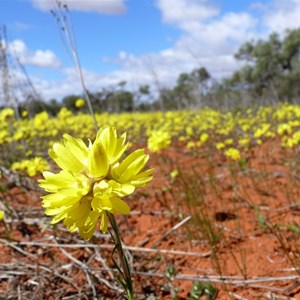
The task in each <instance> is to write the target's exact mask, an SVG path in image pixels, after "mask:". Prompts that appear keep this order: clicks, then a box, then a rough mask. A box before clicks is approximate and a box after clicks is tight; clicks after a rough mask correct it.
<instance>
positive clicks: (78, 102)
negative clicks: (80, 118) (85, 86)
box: [75, 98, 85, 108]
mask: <svg viewBox="0 0 300 300" xmlns="http://www.w3.org/2000/svg"><path fill="white" fill-rule="evenodd" d="M84 105H85V102H84V100H83V99H81V98H79V99H77V100H76V102H75V106H76V107H77V108H80V107H83V106H84Z"/></svg>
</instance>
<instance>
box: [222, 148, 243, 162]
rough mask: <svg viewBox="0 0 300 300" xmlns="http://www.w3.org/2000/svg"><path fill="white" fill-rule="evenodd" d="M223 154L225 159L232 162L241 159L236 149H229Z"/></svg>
mask: <svg viewBox="0 0 300 300" xmlns="http://www.w3.org/2000/svg"><path fill="white" fill-rule="evenodd" d="M224 153H225V155H226V156H227V157H230V158H231V159H232V160H239V159H241V154H240V151H239V150H238V149H235V148H229V149H227V150H226V151H225V152H224Z"/></svg>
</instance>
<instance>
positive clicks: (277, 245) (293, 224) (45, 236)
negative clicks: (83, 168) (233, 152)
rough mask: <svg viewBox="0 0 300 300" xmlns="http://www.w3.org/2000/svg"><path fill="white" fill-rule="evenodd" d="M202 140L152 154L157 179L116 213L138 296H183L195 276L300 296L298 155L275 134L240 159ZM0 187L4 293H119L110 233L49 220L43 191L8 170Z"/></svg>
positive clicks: (244, 291) (242, 293) (243, 292)
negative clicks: (171, 273) (83, 234)
mask: <svg viewBox="0 0 300 300" xmlns="http://www.w3.org/2000/svg"><path fill="white" fill-rule="evenodd" d="M200 150H201V149H200ZM200 150H197V151H195V150H186V149H184V148H183V147H179V146H178V147H172V148H170V149H168V150H164V151H162V152H161V153H159V154H153V155H151V161H150V165H151V167H155V168H156V172H155V175H154V180H153V181H152V182H151V184H149V185H148V187H147V188H145V189H139V190H138V191H137V193H136V194H135V195H134V196H132V197H129V198H128V203H129V205H130V207H131V209H132V213H131V214H130V216H117V220H118V223H119V225H120V232H121V236H122V239H123V241H124V244H125V246H127V247H128V248H129V250H130V251H127V252H128V258H129V261H130V265H131V266H132V270H133V274H132V277H133V282H134V288H135V293H136V299H173V296H174V292H172V289H173V290H175V289H176V290H177V299H189V295H190V294H189V291H190V289H191V287H192V285H193V282H195V281H197V280H198V281H202V282H206V283H209V284H211V285H212V286H214V287H216V288H217V289H218V294H217V295H216V297H215V299H300V285H298V284H297V279H298V280H299V279H300V277H298V274H297V272H296V271H295V268H296V269H297V268H300V260H299V250H300V245H299V233H300V225H299V224H300V197H299V194H300V181H299V178H300V174H299V172H300V168H299V167H300V164H299V158H298V156H299V155H298V154H297V153H296V152H295V151H294V150H287V149H282V148H281V147H280V145H279V142H278V141H276V140H273V141H270V142H267V143H265V144H264V145H263V146H259V147H257V148H254V149H253V150H251V151H250V152H249V153H247V154H246V155H245V157H246V160H245V161H247V162H246V163H245V164H244V166H241V164H238V163H235V162H230V161H229V160H228V159H225V158H224V157H221V156H220V155H212V154H211V153H215V151H210V149H203V150H201V151H200ZM174 169H177V170H179V175H178V176H177V177H176V178H171V176H170V171H172V170H174ZM1 189H2V192H1V194H0V199H1V202H2V203H4V204H5V203H6V204H7V205H8V206H9V207H10V211H8V210H7V209H6V226H4V223H1V226H0V254H1V255H0V299H125V298H124V296H122V291H121V288H120V287H119V286H118V285H117V284H116V282H115V280H114V279H113V274H112V273H110V272H109V267H113V262H112V259H111V253H112V243H111V239H110V236H109V234H106V235H102V234H100V233H99V232H98V233H97V234H96V235H95V236H94V237H93V238H92V239H91V241H89V242H88V243H86V242H84V241H82V239H81V238H80V237H79V236H78V235H77V234H71V233H68V232H67V231H66V230H65V228H64V227H63V225H62V224H59V225H57V226H50V225H49V223H50V219H49V218H47V217H45V216H44V214H43V210H42V208H41V201H40V192H38V191H34V190H30V189H29V188H24V187H16V186H14V183H11V182H10V183H8V182H7V180H4V179H3V180H2V183H1ZM181 221H183V222H182V223H180V222H181ZM207 228H211V229H207ZM172 229H173V230H172ZM212 232H214V233H215V234H214V236H213V235H212ZM128 248H126V249H128ZM115 258H116V257H115ZM116 259H117V258H116ZM170 266H174V268H175V270H176V276H175V278H173V280H168V279H167V277H166V270H167V268H168V267H170ZM114 274H117V273H114ZM170 287H171V288H170ZM116 288H119V291H118V290H116ZM172 295H173V296H172ZM151 296H152V298H151ZM174 299H175V298H174ZM193 299H195V298H193ZM199 299H214V298H205V297H204V296H203V297H202V298H199Z"/></svg>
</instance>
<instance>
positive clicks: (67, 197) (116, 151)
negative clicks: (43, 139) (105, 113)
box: [39, 126, 153, 240]
mask: <svg viewBox="0 0 300 300" xmlns="http://www.w3.org/2000/svg"><path fill="white" fill-rule="evenodd" d="M127 146H128V144H127V143H126V134H125V133H124V134H123V135H122V136H121V137H118V136H117V132H116V129H115V128H114V127H112V126H108V127H103V128H101V129H100V130H99V131H98V133H97V136H96V139H95V141H94V142H93V143H92V142H91V141H89V145H88V146H87V145H86V144H85V143H84V142H83V141H82V140H81V139H78V138H73V137H72V136H70V135H67V134H65V135H64V136H63V142H62V143H55V144H54V145H53V148H52V149H51V150H50V151H49V155H50V156H51V158H52V159H53V160H54V162H55V163H56V164H57V165H58V166H59V167H60V168H61V169H62V170H61V171H60V172H59V173H57V174H54V173H52V172H44V173H43V176H44V179H42V180H40V181H39V185H40V187H42V188H43V189H45V190H46V191H47V192H49V193H50V194H48V195H46V196H43V207H44V208H45V213H46V214H47V215H49V216H53V219H52V224H54V223H57V222H59V221H62V220H63V222H64V225H65V226H66V227H67V228H68V230H69V231H70V232H74V231H77V230H79V233H80V235H81V236H82V237H83V238H84V239H85V240H88V239H90V238H91V237H92V235H93V234H94V232H95V230H96V227H97V224H98V223H100V224H99V227H100V230H102V232H106V231H107V227H108V217H107V214H106V213H107V212H109V213H111V214H117V213H121V214H128V213H129V212H130V208H129V206H128V205H127V203H126V202H125V201H124V200H122V198H123V197H124V196H127V195H130V194H132V193H133V192H134V190H135V188H137V187H142V186H144V185H145V184H146V183H147V182H148V181H150V180H151V179H152V176H151V175H152V173H153V169H148V170H143V169H144V167H145V165H146V163H147V161H148V159H149V155H147V154H145V152H144V150H143V149H138V150H136V151H134V152H132V153H131V154H129V155H128V156H127V157H125V158H124V159H123V160H121V158H122V156H123V154H124V152H125V150H126V148H127ZM98 221H99V222H98Z"/></svg>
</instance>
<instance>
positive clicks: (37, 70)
mask: <svg viewBox="0 0 300 300" xmlns="http://www.w3.org/2000/svg"><path fill="white" fill-rule="evenodd" d="M64 1H65V2H66V3H67V4H68V7H69V8H70V10H71V13H72V19H73V23H74V27H75V32H76V39H77V44H78V52H79V56H80V59H81V63H82V68H83V71H84V75H85V80H86V85H87V87H88V88H89V89H90V90H93V91H96V90H100V89H101V88H103V87H108V86H114V85H116V84H117V83H118V82H120V81H122V80H126V81H127V87H128V88H130V89H133V90H134V89H137V87H138V85H140V84H150V85H152V86H153V88H155V84H154V82H156V83H157V82H159V85H160V86H168V87H169V86H172V85H173V84H174V82H175V81H176V78H177V76H178V75H179V74H180V73H181V72H190V71H192V69H194V68H197V67H201V66H204V67H206V68H207V69H208V71H209V72H210V73H211V75H212V76H213V77H214V78H216V79H219V78H222V77H224V76H228V75H229V74H231V72H233V71H234V70H235V69H237V68H238V67H239V63H238V62H236V61H235V60H234V58H233V54H234V52H236V50H237V49H238V47H239V46H240V45H241V44H242V43H244V42H246V41H248V40H250V39H259V38H266V37H267V36H268V34H269V33H271V32H273V31H277V32H279V33H284V31H285V29H287V28H296V27H298V26H300V18H299V15H300V0H285V1H283V0H260V1H251V0H243V1H239V0H82V1H81V0H64ZM51 3H53V2H52V1H51V0H0V5H1V9H0V20H1V21H0V25H6V27H7V34H8V46H7V49H8V53H9V55H10V62H11V63H12V65H13V64H14V60H15V56H16V55H17V56H18V57H19V59H20V61H21V62H22V63H23V64H24V66H25V68H26V70H27V72H28V74H29V76H30V78H31V80H32V82H33V84H34V86H35V88H36V90H37V91H38V92H39V93H40V94H41V95H42V97H43V98H44V99H45V100H47V99H50V98H57V99H61V98H62V97H63V96H65V95H67V94H71V93H80V92H81V88H80V85H79V81H78V79H77V75H76V72H75V70H74V65H73V64H72V63H71V61H70V60H69V58H68V56H67V54H66V50H65V48H64V46H63V43H62V41H61V38H60V35H59V32H58V29H57V26H56V24H55V20H54V17H53V16H52V15H51V13H50V8H51ZM12 72H13V73H15V74H14V76H12V77H15V78H19V80H22V74H21V73H20V70H18V69H17V68H13V69H12ZM11 85H13V83H11ZM0 97H1V93H0Z"/></svg>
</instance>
